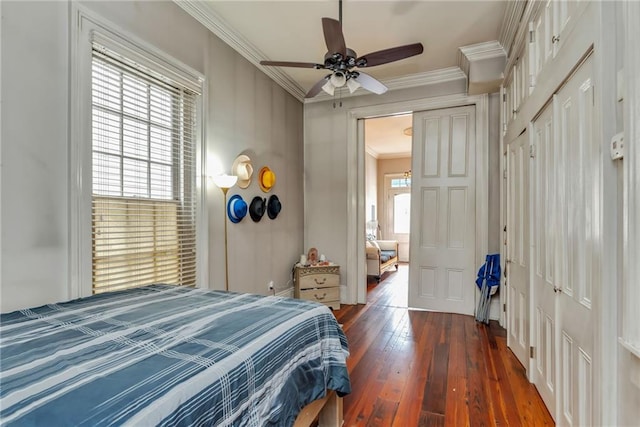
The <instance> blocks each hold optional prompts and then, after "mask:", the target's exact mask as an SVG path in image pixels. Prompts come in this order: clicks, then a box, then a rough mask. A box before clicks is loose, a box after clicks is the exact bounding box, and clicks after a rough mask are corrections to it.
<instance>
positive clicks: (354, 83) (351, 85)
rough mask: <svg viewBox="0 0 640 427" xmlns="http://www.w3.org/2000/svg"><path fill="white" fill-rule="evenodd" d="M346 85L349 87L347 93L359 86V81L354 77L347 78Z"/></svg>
mask: <svg viewBox="0 0 640 427" xmlns="http://www.w3.org/2000/svg"><path fill="white" fill-rule="evenodd" d="M347 87H348V88H349V93H353V92H355V91H356V89H358V88H359V87H360V83H358V82H357V81H356V79H355V78H353V77H352V78H350V79H349V80H347Z"/></svg>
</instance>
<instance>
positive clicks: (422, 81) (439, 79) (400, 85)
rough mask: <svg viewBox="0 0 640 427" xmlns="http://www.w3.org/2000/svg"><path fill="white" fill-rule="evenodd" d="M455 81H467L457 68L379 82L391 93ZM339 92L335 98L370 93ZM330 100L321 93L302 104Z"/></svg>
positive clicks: (345, 90) (357, 91) (369, 93)
mask: <svg viewBox="0 0 640 427" xmlns="http://www.w3.org/2000/svg"><path fill="white" fill-rule="evenodd" d="M455 80H467V75H466V74H465V73H464V72H463V71H462V70H461V69H460V67H458V66H455V67H448V68H442V69H440V70H434V71H428V72H426V73H418V74H411V75H408V76H401V77H395V78H392V79H381V80H380V81H381V82H382V83H383V84H384V85H385V86H386V87H387V88H388V91H387V92H391V91H394V90H399V89H411V88H414V87H420V86H426V85H435V84H441V83H446V82H451V81H455ZM339 91H341V92H336V96H340V97H341V98H342V99H345V98H353V97H354V96H362V95H371V92H367V91H366V90H364V89H362V90H360V89H358V90H356V91H355V92H354V93H349V91H348V90H347V89H345V88H342V89H339ZM331 99H333V97H332V96H330V95H328V94H326V93H324V92H321V93H319V94H318V95H316V96H315V97H313V98H305V99H304V103H305V104H311V103H314V102H323V101H327V100H331Z"/></svg>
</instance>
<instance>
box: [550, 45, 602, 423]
mask: <svg viewBox="0 0 640 427" xmlns="http://www.w3.org/2000/svg"><path fill="white" fill-rule="evenodd" d="M592 76H593V60H592V56H590V57H589V58H587V59H586V60H585V61H584V62H583V63H582V64H581V65H580V67H579V68H578V69H577V71H576V72H575V73H574V74H573V75H572V76H571V77H570V78H569V79H568V81H567V83H566V84H565V85H564V86H563V87H562V88H561V89H560V90H559V91H558V94H557V100H558V110H559V111H558V114H557V119H556V120H557V122H558V127H557V131H558V132H557V134H556V139H557V143H556V144H555V145H556V148H557V150H556V152H555V155H556V159H555V162H556V163H555V169H556V171H557V175H556V178H557V180H556V184H555V188H557V195H556V206H555V210H556V212H557V217H556V225H557V227H556V230H555V235H556V236H557V237H556V246H555V253H556V257H555V258H556V259H555V268H554V270H555V271H554V275H555V280H556V283H557V287H558V288H559V292H558V293H557V305H558V306H557V313H558V316H557V318H558V323H559V329H558V338H557V340H558V341H557V342H558V344H559V348H558V349H557V351H558V357H559V363H558V371H559V372H558V381H557V383H558V389H557V393H558V400H557V402H558V407H557V411H556V412H557V417H556V421H557V424H558V425H569V426H571V425H576V426H577V425H580V426H583V425H592V423H593V418H592V416H593V414H592V396H593V392H592V389H593V381H594V380H593V366H594V359H593V358H594V357H595V353H594V351H593V350H594V346H593V341H594V339H593V336H594V327H595V323H594V318H593V317H594V316H593V312H592V301H593V300H592V297H593V283H594V279H593V278H594V277H599V276H600V273H599V271H597V268H598V266H597V263H595V262H593V260H594V251H595V247H594V241H595V237H597V235H596V233H597V232H598V229H597V224H598V211H597V209H596V207H597V206H598V201H597V200H596V199H595V197H594V191H591V190H592V189H594V188H598V179H599V176H598V173H594V171H597V170H598V169H597V167H596V168H595V169H594V166H593V165H597V163H598V161H599V149H598V146H597V141H596V137H595V134H594V123H596V119H597V117H596V115H595V109H594V90H593V78H592ZM596 283H597V282H596Z"/></svg>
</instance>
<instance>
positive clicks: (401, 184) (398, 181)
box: [391, 177, 411, 188]
mask: <svg viewBox="0 0 640 427" xmlns="http://www.w3.org/2000/svg"><path fill="white" fill-rule="evenodd" d="M409 187H411V178H407V177H405V178H392V179H391V188H409Z"/></svg>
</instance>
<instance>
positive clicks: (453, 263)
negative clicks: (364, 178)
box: [409, 106, 478, 315]
mask: <svg viewBox="0 0 640 427" xmlns="http://www.w3.org/2000/svg"><path fill="white" fill-rule="evenodd" d="M475 133H476V130H475V107H474V106H467V107H457V108H448V109H443V110H436V111H425V112H421V113H415V114H414V116H413V151H412V153H413V156H412V158H413V160H412V177H411V200H412V206H411V241H410V255H409V257H410V258H409V259H410V261H409V306H410V307H417V308H423V309H428V310H436V311H443V312H450V313H461V314H468V315H472V314H473V313H474V307H475V301H474V298H475V277H476V271H477V268H478V266H476V265H475V260H476V257H475V245H476V242H475V240H476V238H475V236H476V230H475V216H476V206H475V197H476V195H475V192H476V183H475V164H476V160H475V156H476V146H475V140H476V135H475Z"/></svg>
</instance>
